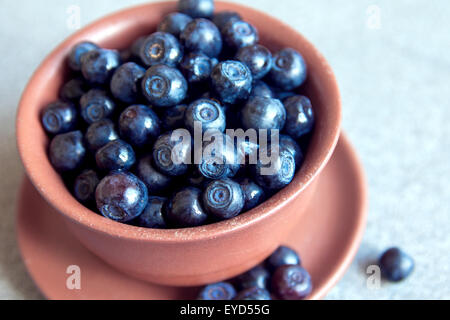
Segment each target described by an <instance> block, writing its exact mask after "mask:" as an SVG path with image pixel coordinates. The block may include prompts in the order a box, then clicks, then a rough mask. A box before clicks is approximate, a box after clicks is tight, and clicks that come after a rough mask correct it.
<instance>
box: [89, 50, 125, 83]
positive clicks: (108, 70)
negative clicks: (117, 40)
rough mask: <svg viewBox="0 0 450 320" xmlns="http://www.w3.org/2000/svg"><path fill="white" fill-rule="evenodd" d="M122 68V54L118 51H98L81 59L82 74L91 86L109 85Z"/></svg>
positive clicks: (91, 52)
mask: <svg viewBox="0 0 450 320" xmlns="http://www.w3.org/2000/svg"><path fill="white" fill-rule="evenodd" d="M119 66H120V54H119V52H118V51H116V50H107V49H97V50H93V51H89V52H87V53H86V54H84V55H83V56H82V57H81V72H82V73H83V77H84V78H85V79H86V80H87V81H88V82H89V83H91V84H94V85H102V84H107V83H108V82H109V81H110V79H111V77H112V75H113V73H114V71H115V70H116V69H117V68H118V67H119Z"/></svg>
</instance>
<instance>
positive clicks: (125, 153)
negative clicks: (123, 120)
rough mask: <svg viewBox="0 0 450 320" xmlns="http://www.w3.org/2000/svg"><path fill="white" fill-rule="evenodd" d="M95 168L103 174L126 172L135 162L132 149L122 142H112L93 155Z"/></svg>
mask: <svg viewBox="0 0 450 320" xmlns="http://www.w3.org/2000/svg"><path fill="white" fill-rule="evenodd" d="M95 161H96V163H97V167H98V168H99V169H100V170H103V171H105V172H108V171H117V170H125V171H126V170H128V169H130V168H131V167H132V166H133V165H134V163H135V162H136V155H135V153H134V150H133V148H132V147H131V146H130V145H129V144H128V143H126V142H124V141H122V140H114V141H112V142H110V143H108V144H107V145H105V146H104V147H102V148H100V149H99V150H98V151H97V153H96V154H95Z"/></svg>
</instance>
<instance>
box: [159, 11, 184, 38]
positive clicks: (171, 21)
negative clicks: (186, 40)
mask: <svg viewBox="0 0 450 320" xmlns="http://www.w3.org/2000/svg"><path fill="white" fill-rule="evenodd" d="M191 21H192V18H191V17H190V16H188V15H186V14H184V13H180V12H174V13H170V14H168V15H167V16H165V17H164V19H163V20H162V21H161V23H160V24H159V25H158V31H160V32H166V33H170V34H172V35H174V36H175V37H177V38H178V37H179V36H180V34H181V32H182V31H183V30H184V28H186V26H187V25H188V24H189V22H191Z"/></svg>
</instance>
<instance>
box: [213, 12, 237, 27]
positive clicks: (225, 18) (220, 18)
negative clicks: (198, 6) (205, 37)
mask: <svg viewBox="0 0 450 320" xmlns="http://www.w3.org/2000/svg"><path fill="white" fill-rule="evenodd" d="M241 20H242V17H241V15H240V14H239V13H237V12H235V11H221V12H217V13H216V14H214V17H213V19H212V22H214V24H215V25H216V26H217V28H219V30H222V28H223V27H225V25H226V24H227V23H228V22H230V21H241Z"/></svg>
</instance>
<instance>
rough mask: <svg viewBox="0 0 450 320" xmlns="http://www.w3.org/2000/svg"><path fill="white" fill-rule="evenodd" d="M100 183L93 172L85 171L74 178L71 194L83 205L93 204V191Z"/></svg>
mask: <svg viewBox="0 0 450 320" xmlns="http://www.w3.org/2000/svg"><path fill="white" fill-rule="evenodd" d="M99 183H100V179H99V176H98V174H97V172H95V171H94V170H85V171H83V172H82V173H81V174H80V175H79V176H78V177H76V178H75V183H74V184H73V194H74V196H75V198H77V200H78V201H80V202H81V203H83V204H88V205H89V204H91V203H94V202H95V190H96V189H97V186H98V184H99Z"/></svg>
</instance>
